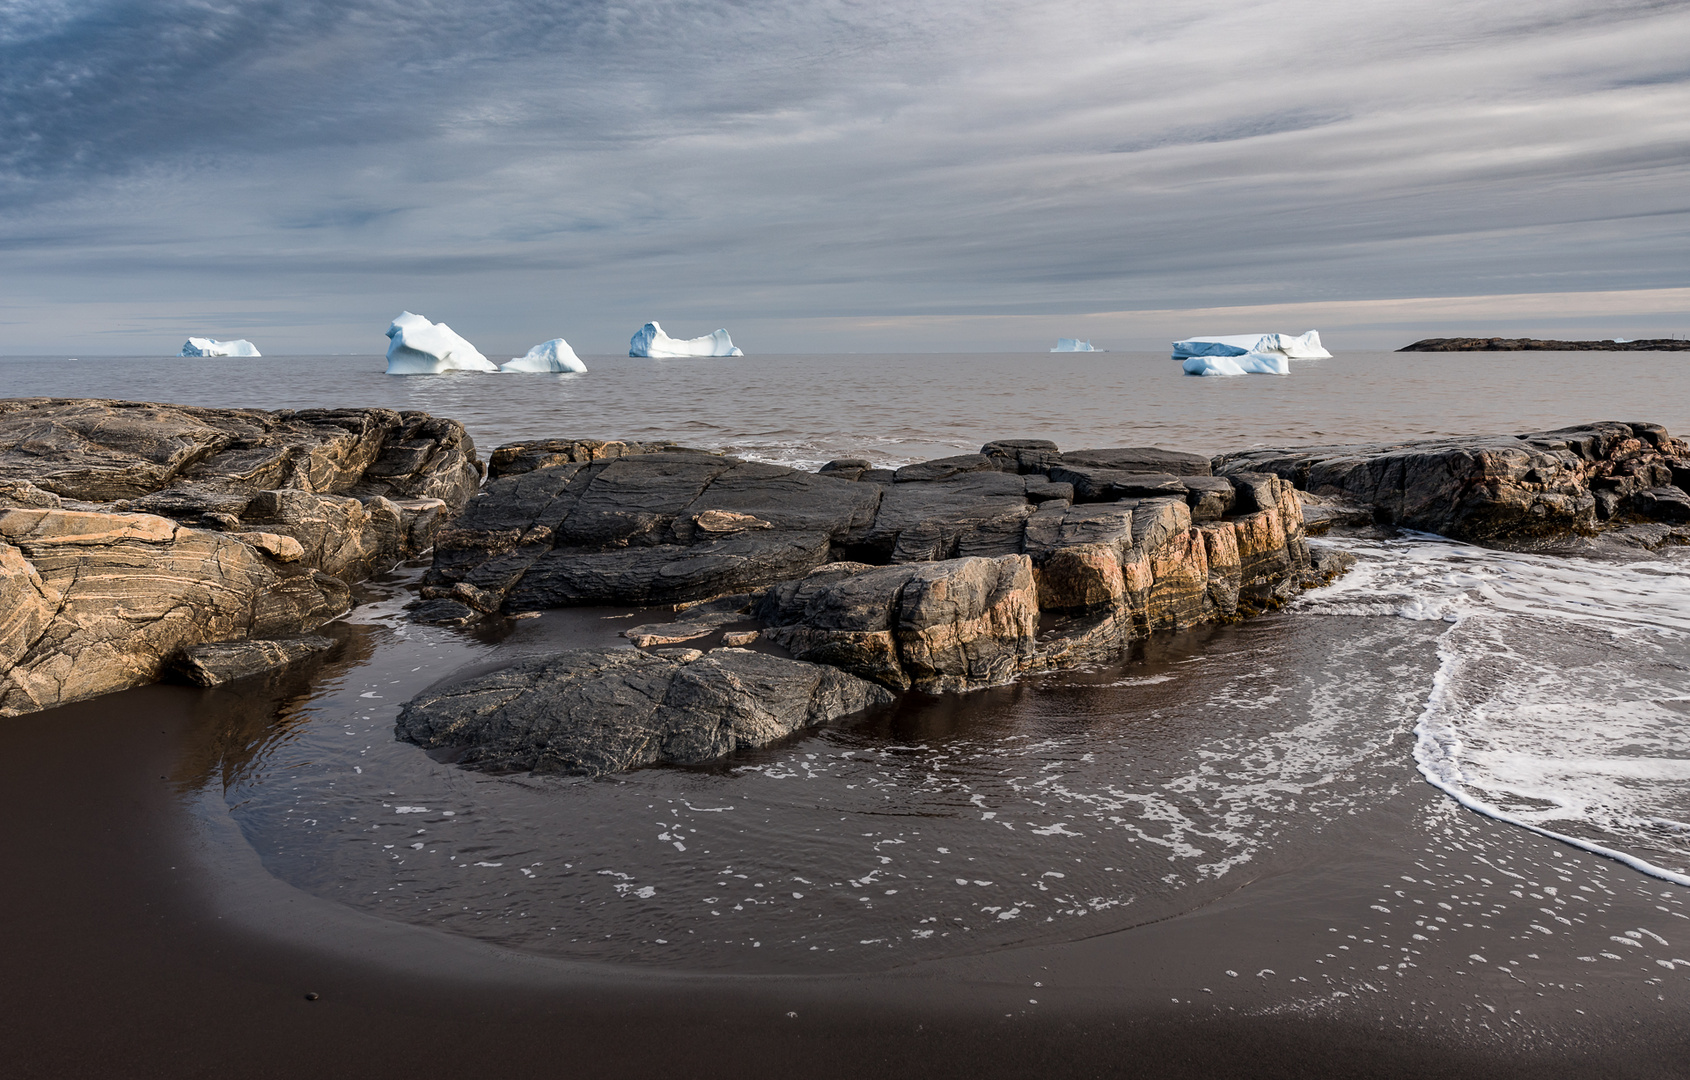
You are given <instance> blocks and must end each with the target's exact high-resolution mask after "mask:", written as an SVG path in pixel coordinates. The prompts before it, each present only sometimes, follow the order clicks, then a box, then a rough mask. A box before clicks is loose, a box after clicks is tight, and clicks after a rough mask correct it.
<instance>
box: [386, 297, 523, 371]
mask: <svg viewBox="0 0 1690 1080" xmlns="http://www.w3.org/2000/svg"><path fill="white" fill-rule="evenodd" d="M387 336H388V338H390V339H391V342H390V344H389V345H388V346H387V373H388V374H389V375H438V374H440V373H441V372H443V371H498V370H499V368H498V366H497V365H496V364H494V363H493V361H491V360H489V359H487V358H486V357H485V356H482V355H481V353H479V352H478V351H476V348H475V346H474V345H471V344H470V343H469V342H467V341H465V340H464V339H463V338H461V337H459V336H458V335H457V333H456V332H455V331H453V329H452V328H451V327H450V326H447V325H446V324H445V323H433V322H429V321H428V320H427V319H425V318H423V317H422V316H421V315H413V314H412V313H411V312H409V311H404V312H400V314H399V317H398V318H397V319H394V320H393V325H391V326H389V327H388V328H387Z"/></svg>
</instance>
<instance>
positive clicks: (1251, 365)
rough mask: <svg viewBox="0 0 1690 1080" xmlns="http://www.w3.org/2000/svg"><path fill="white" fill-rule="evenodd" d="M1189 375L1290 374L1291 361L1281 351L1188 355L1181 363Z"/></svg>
mask: <svg viewBox="0 0 1690 1080" xmlns="http://www.w3.org/2000/svg"><path fill="white" fill-rule="evenodd" d="M1180 366H1181V368H1182V370H1184V372H1185V373H1186V374H1187V375H1289V374H1291V361H1290V360H1289V359H1287V358H1286V357H1285V356H1284V355H1283V354H1281V353H1276V352H1275V353H1269V352H1253V351H1252V352H1245V353H1240V354H1238V355H1237V356H1215V355H1204V356H1188V357H1186V358H1185V363H1184V364H1182V365H1180Z"/></svg>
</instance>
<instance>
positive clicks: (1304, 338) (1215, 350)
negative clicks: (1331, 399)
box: [1174, 330, 1332, 374]
mask: <svg viewBox="0 0 1690 1080" xmlns="http://www.w3.org/2000/svg"><path fill="white" fill-rule="evenodd" d="M1246 353H1277V354H1279V355H1280V356H1283V357H1285V358H1286V359H1288V360H1326V359H1330V358H1331V356H1332V354H1331V353H1329V352H1327V351H1326V349H1325V348H1324V347H1323V346H1322V345H1321V344H1320V331H1319V330H1310V331H1309V332H1308V333H1306V334H1299V335H1292V334H1225V335H1220V336H1216V337H1194V338H1187V339H1186V340H1184V341H1176V342H1174V359H1175V360H1184V359H1185V358H1186V357H1188V356H1243V355H1244V354H1246ZM1279 374H1284V373H1283V372H1280V373H1279Z"/></svg>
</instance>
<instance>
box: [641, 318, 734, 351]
mask: <svg viewBox="0 0 1690 1080" xmlns="http://www.w3.org/2000/svg"><path fill="white" fill-rule="evenodd" d="M628 355H629V356H651V357H658V358H662V357H670V356H744V355H745V354H744V353H742V352H740V351H739V350H738V349H736V348H734V343H733V338H731V337H729V336H728V332H727V331H726V330H718V331H716V332H715V333H714V334H705V335H704V336H703V337H695V338H687V339H686V340H684V341H683V340H681V339H679V338H672V337H670V336H669V335H668V334H665V333H664V332H663V327H662V326H660V325H658V324H657V323H654V322H648V323H646V324H645V325H644V326H642V327H640V329H639V332H638V333H637V334H635V335H634V336H633V338H632V339H631V340H630V341H629V342H628Z"/></svg>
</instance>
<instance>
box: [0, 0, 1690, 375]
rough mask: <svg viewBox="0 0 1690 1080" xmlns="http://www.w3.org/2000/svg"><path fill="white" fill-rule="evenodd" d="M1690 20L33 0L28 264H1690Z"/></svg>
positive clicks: (26, 277) (1616, 273)
mask: <svg viewBox="0 0 1690 1080" xmlns="http://www.w3.org/2000/svg"><path fill="white" fill-rule="evenodd" d="M1687 33H1690V5H1686V4H1649V3H1599V2H1596V0H1539V2H1536V3H1523V4H1519V5H1510V6H1507V7H1504V6H1503V5H1473V4H1468V3H1460V2H1456V0H1433V2H1428V3H1425V4H1418V5H1412V6H1409V5H1401V4H1398V3H1386V2H1384V0H1359V2H1357V3H1355V4H1351V5H1344V6H1342V7H1340V6H1337V5H1328V4H1323V3H1316V2H1314V0H1255V2H1252V0H1188V2H1187V3H1183V4H1181V5H1178V6H1177V7H1175V6H1169V9H1168V10H1161V9H1160V8H1158V9H1156V10H1134V9H1133V8H1132V7H1129V6H1126V5H1120V4H1118V3H1106V2H1102V0H1067V2H1054V3H1053V2H1043V3H1035V2H1032V0H997V2H993V3H986V4H980V3H962V2H960V0H935V2H933V3H930V4H925V5H921V6H920V8H919V10H913V9H912V8H911V6H910V5H897V4H893V3H891V2H889V0H798V2H795V3H792V4H788V5H780V6H774V5H766V4H753V3H733V2H725V0H692V2H684V0H667V2H654V0H626V2H623V3H618V4H610V3H566V4H550V3H541V2H538V0H534V2H520V0H492V2H489V3H483V4H469V3H461V2H448V0H420V2H415V3H402V2H399V0H350V2H348V3H327V2H324V3H315V2H311V0H303V2H297V3H284V2H281V0H272V2H263V3H244V2H239V0H230V2H225V3H221V4H217V5H207V4H199V3H192V4H190V3H184V2H177V0H172V2H157V3H139V2H110V0H107V2H101V3H82V4H76V3H61V4H58V5H50V4H48V3H46V2H45V0H43V2H42V3H41V4H39V5H34V4H31V5H22V4H18V3H16V2H15V0H14V2H11V3H7V2H5V0H0V247H3V248H4V249H5V250H7V251H8V252H9V253H10V259H9V263H8V265H7V266H5V267H0V293H4V294H7V295H10V296H13V297H21V298H25V299H27V301H28V302H29V303H30V304H34V305H35V306H36V307H38V308H39V310H40V311H41V312H43V313H44V314H42V315H41V316H39V318H40V319H41V320H43V321H42V322H41V323H39V324H38V325H37V329H35V330H28V331H17V333H35V334H37V335H39V334H42V333H48V332H50V326H51V321H52V320H55V319H59V320H60V321H62V315H63V313H64V312H70V311H74V310H78V309H77V304H78V303H81V302H82V299H79V298H86V297H88V296H89V295H90V294H92V295H96V296H98V295H104V294H111V295H118V294H122V295H131V294H133V293H135V292H136V291H137V290H141V289H146V290H150V292H149V293H148V295H156V296H159V297H163V298H165V299H170V298H173V297H174V298H175V300H173V301H172V302H179V303H180V304H182V305H183V306H184V307H191V306H192V305H193V304H194V303H196V302H197V301H198V299H199V298H200V297H202V296H207V297H209V296H213V295H215V296H223V297H229V298H230V299H231V301H232V302H233V301H238V300H239V299H240V298H241V297H242V296H259V295H263V296H272V295H285V296H288V297H296V298H297V299H296V300H294V301H291V302H292V303H294V304H295V305H296V306H295V308H294V310H293V313H292V315H291V316H289V315H276V316H274V317H275V318H277V319H285V318H290V317H291V318H292V319H294V320H295V321H296V323H297V324H298V325H300V326H301V327H307V328H308V327H309V326H311V325H313V324H320V325H322V326H335V327H339V326H343V325H348V324H358V325H362V324H364V323H367V322H379V321H381V320H385V319H386V318H387V317H389V316H390V315H391V314H392V312H391V311H387V310H386V309H387V307H389V306H391V305H392V304H394V303H403V304H406V305H410V304H413V303H414V304H415V305H417V306H419V307H420V306H421V305H422V304H423V303H424V301H425V300H426V299H427V298H428V297H432V296H441V297H445V298H448V299H450V300H451V302H452V303H453V304H455V305H461V306H464V307H467V308H469V309H471V310H475V309H478V308H479V309H485V310H488V311H497V312H500V313H501V314H500V315H499V318H500V319H501V320H503V322H501V323H500V325H501V327H504V328H507V329H508V332H509V333H511V334H512V335H515V336H518V337H519V338H520V337H522V336H528V335H530V334H541V335H542V336H547V337H549V336H555V334H556V333H557V332H560V331H559V328H558V327H557V326H556V325H555V321H556V320H558V319H563V318H567V319H568V321H569V325H568V327H567V328H565V332H567V334H568V335H569V336H570V337H571V339H572V340H575V339H576V338H577V337H579V338H582V339H584V341H585V342H586V343H587V347H588V348H595V347H596V348H603V347H606V346H609V345H613V344H614V343H616V342H618V341H621V340H625V339H626V336H627V333H629V332H630V331H631V329H632V327H633V326H636V325H638V323H639V322H641V321H643V320H644V319H646V318H650V317H654V316H657V317H666V318H667V316H664V315H663V313H664V312H668V311H676V312H680V313H683V314H684V315H686V317H688V318H691V317H695V316H696V317H698V318H700V319H703V320H705V321H709V322H711V323H712V324H714V323H717V322H721V321H728V320H731V319H768V318H785V319H795V318H800V317H803V316H807V315H808V316H836V315H837V316H846V315H852V316H867V315H873V314H877V313H879V314H910V313H915V314H920V313H934V312H952V313H955V312H977V311H987V312H989V311H993V310H999V311H1018V312H1028V311H1036V310H1048V311H1053V312H1056V311H1076V310H1087V309H1093V310H1096V309H1107V308H1127V307H1158V308H1161V307H1174V306H1180V305H1188V306H1191V305H1198V306H1201V305H1211V304H1213V305H1222V304H1232V303H1244V302H1290V301H1294V300H1298V299H1301V298H1306V297H1309V296H1324V297H1339V298H1342V297H1351V298H1365V297H1385V296H1407V295H1416V294H1426V293H1432V294H1450V293H1458V292H1482V291H1496V292H1511V291H1531V290H1533V289H1543V288H1550V287H1554V288H1561V287H1564V283H1565V282H1567V281H1574V280H1576V281H1577V282H1578V283H1579V286H1578V287H1581V288H1585V287H1588V288H1621V287H1623V288H1632V287H1645V286H1662V285H1677V284H1681V283H1682V255H1681V251H1682V244H1683V241H1684V240H1685V238H1686V227H1685V219H1684V218H1683V216H1682V214H1681V207H1682V202H1683V199H1682V194H1681V193H1682V192H1683V191H1685V190H1690V160H1687V159H1690V139H1687V138H1686V137H1685V129H1684V127H1683V123H1684V122H1683V117H1684V116H1685V115H1687V114H1690V85H1686V84H1685V83H1684V81H1683V79H1682V72H1683V59H1682V53H1681V49H1680V48H1679V46H1678V44H1677V43H1678V42H1681V41H1682V40H1684V37H1685V35H1686V34H1687ZM1675 244H1676V245H1677V247H1676V249H1675V246H1674V245H1675ZM1675 250H1676V251H1677V252H1679V253H1678V254H1675V253H1674V252H1675ZM1546 282H1547V283H1550V284H1545V283H1546ZM524 311H532V314H523V312H524ZM435 317H437V318H438V317H443V316H442V315H440V314H437V315H436V316H435ZM8 319H10V316H8ZM451 321H452V323H453V325H454V326H457V327H459V328H460V329H464V328H465V326H466V325H469V324H468V323H466V319H465V317H464V316H461V315H458V314H452V315H451ZM382 325H383V326H384V325H385V323H382ZM709 328H710V327H705V329H709ZM378 330H379V327H378ZM302 333H305V331H302ZM335 333H339V331H338V330H337V331H335ZM539 339H540V338H539V337H536V338H535V340H539ZM24 340H26V339H25V338H21V337H16V336H13V335H9V336H8V338H7V339H6V340H0V348H4V349H8V350H9V351H17V348H16V347H15V346H13V345H12V344H10V343H11V342H12V341H24ZM794 344H798V343H794ZM321 347H323V348H343V347H346V343H344V342H341V341H339V340H338V339H335V340H331V339H329V337H327V336H325V338H324V340H323V341H322V342H321Z"/></svg>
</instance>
